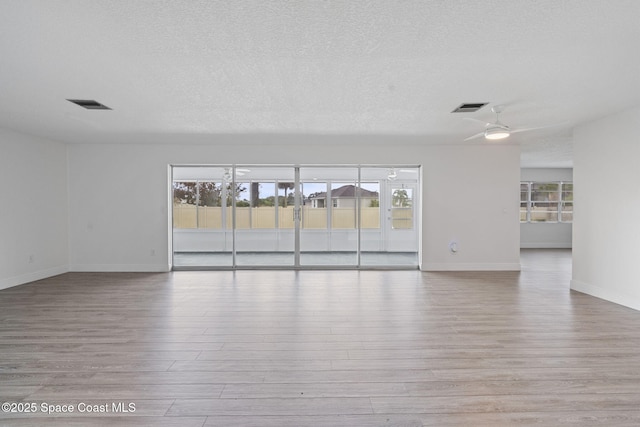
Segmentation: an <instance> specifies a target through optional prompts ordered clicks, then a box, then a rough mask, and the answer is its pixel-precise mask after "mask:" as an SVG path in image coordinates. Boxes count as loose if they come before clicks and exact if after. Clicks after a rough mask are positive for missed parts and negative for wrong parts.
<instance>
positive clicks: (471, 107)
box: [452, 102, 488, 113]
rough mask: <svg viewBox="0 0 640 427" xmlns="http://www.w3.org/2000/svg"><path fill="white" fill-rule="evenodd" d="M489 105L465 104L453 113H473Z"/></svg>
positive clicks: (484, 103)
mask: <svg viewBox="0 0 640 427" xmlns="http://www.w3.org/2000/svg"><path fill="white" fill-rule="evenodd" d="M487 104H488V102H465V103H464V104H460V105H459V106H458V107H456V109H455V110H453V111H452V113H473V112H475V111H478V110H479V109H481V108H482V107H484V106H485V105H487Z"/></svg>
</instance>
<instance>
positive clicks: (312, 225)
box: [301, 182, 327, 229]
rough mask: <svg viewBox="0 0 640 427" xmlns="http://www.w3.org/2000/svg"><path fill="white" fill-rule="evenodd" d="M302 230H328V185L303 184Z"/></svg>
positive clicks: (324, 183) (322, 183) (320, 183)
mask: <svg viewBox="0 0 640 427" xmlns="http://www.w3.org/2000/svg"><path fill="white" fill-rule="evenodd" d="M301 185H302V204H303V206H302V228H303V229H326V228H327V183H326V182H303V183H302V184H301Z"/></svg>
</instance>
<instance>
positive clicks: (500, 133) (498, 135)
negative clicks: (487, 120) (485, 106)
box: [484, 126, 511, 141]
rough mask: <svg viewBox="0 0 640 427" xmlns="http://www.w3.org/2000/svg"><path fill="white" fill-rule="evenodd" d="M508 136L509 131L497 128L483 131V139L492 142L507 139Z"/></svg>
mask: <svg viewBox="0 0 640 427" xmlns="http://www.w3.org/2000/svg"><path fill="white" fill-rule="evenodd" d="M509 135H511V132H510V131H509V129H505V128H502V127H499V126H496V127H490V128H488V129H487V130H485V131H484V137H485V138H486V139H490V140H492V141H495V140H498V139H505V138H508V137H509Z"/></svg>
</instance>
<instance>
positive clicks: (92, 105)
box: [67, 99, 111, 110]
mask: <svg viewBox="0 0 640 427" xmlns="http://www.w3.org/2000/svg"><path fill="white" fill-rule="evenodd" d="M67 101H69V102H73V103H74V104H76V105H79V106H81V107H83V108H86V109H87V110H111V108H109V107H107V106H106V105H104V104H101V103H99V102H98V101H94V100H93V99H67Z"/></svg>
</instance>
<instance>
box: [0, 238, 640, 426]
mask: <svg viewBox="0 0 640 427" xmlns="http://www.w3.org/2000/svg"><path fill="white" fill-rule="evenodd" d="M522 264H523V271H522V272H520V273H516V272H473V273H471V272H464V273H462V272H460V273H422V272H419V271H360V272H358V271H300V272H295V271H238V272H228V271H226V272H175V273H167V274H132V273H114V274H99V273H93V274H88V273H69V274H64V275H61V276H57V277H53V278H49V279H46V280H41V281H38V282H34V283H31V284H27V285H23V286H18V287H15V288H11V289H6V290H3V291H0V355H1V356H0V357H1V359H0V401H2V402H5V401H6V402H34V403H36V404H37V406H38V413H35V414H6V413H0V425H2V426H32V425H33V426H40V425H47V426H160V427H162V426H176V427H178V426H179V427H191V426H193V427H201V426H278V427H280V426H350V427H351V426H356V427H357V426H413V427H415V426H439V427H446V426H491V427H494V426H514V425H516V426H517V425H523V426H528V425H541V426H558V425H576V426H585V425H589V426H591V425H602V426H637V425H640V353H639V351H638V349H639V348H640V313H638V312H637V311H634V310H631V309H628V308H624V307H621V306H618V305H615V304H612V303H608V302H606V301H602V300H599V299H596V298H593V297H590V296H587V295H583V294H580V293H576V292H572V291H570V290H569V280H570V276H571V254H570V252H569V251H565V250H547V251H542V250H526V251H523V253H522ZM43 402H44V403H47V404H51V405H55V404H71V405H74V408H75V412H74V413H72V414H60V413H58V414H55V415H56V416H55V417H46V416H45V414H42V413H41V408H42V407H41V404H42V403H43ZM114 402H116V403H118V402H120V403H124V404H128V403H130V402H132V403H134V404H135V412H128V413H114V412H113V408H112V407H111V404H112V403H114ZM80 403H85V404H86V403H88V404H95V405H105V404H106V405H108V406H109V409H110V412H109V413H102V414H100V413H98V414H93V413H86V412H85V413H79V412H78V410H79V407H78V405H79V404H80Z"/></svg>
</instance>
